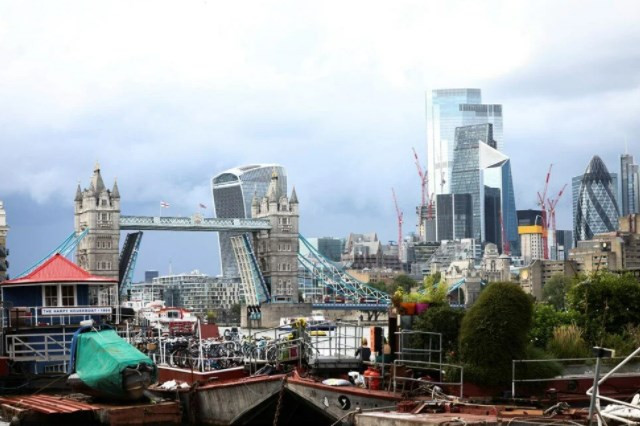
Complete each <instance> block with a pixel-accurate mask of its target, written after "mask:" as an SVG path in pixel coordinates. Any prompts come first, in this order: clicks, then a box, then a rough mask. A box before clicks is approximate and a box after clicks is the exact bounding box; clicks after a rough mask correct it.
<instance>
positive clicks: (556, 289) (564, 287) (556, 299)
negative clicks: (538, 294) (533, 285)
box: [542, 272, 571, 309]
mask: <svg viewBox="0 0 640 426" xmlns="http://www.w3.org/2000/svg"><path fill="white" fill-rule="evenodd" d="M570 287H571V278H569V277H568V276H566V275H565V274H563V273H560V272H558V273H556V274H553V275H552V276H551V278H550V279H549V281H548V282H547V283H546V284H545V286H544V288H543V289H542V297H543V299H544V301H545V302H549V303H550V304H552V305H553V306H554V307H555V308H556V309H564V308H565V305H566V297H567V292H568V291H569V288H570Z"/></svg>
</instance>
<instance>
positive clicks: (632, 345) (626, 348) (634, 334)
mask: <svg viewBox="0 0 640 426" xmlns="http://www.w3.org/2000/svg"><path fill="white" fill-rule="evenodd" d="M602 346H604V347H605V348H611V349H615V351H616V356H627V355H629V354H630V353H631V352H633V351H635V350H636V349H637V348H638V347H640V326H637V325H631V324H627V326H626V327H625V328H624V331H623V332H622V333H621V334H606V335H605V336H604V340H603V341H602Z"/></svg>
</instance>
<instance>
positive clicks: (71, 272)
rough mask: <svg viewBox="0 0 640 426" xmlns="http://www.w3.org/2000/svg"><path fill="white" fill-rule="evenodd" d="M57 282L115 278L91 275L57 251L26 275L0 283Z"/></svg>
mask: <svg viewBox="0 0 640 426" xmlns="http://www.w3.org/2000/svg"><path fill="white" fill-rule="evenodd" d="M58 282H82V283H85V282H86V283H115V282H117V280H115V279H113V278H106V277H98V276H96V275H91V274H90V273H88V272H87V271H85V270H84V269H82V268H81V267H79V266H78V265H76V264H75V263H73V262H72V261H70V260H68V259H67V258H66V257H64V256H62V255H61V254H59V253H58V254H56V255H54V256H52V257H50V258H49V259H47V261H46V262H44V263H43V264H42V265H40V266H38V267H37V268H36V269H34V270H33V271H31V272H30V273H29V274H28V275H26V276H24V277H21V278H16V279H13V280H6V281H3V282H2V283H0V285H13V284H38V283H58Z"/></svg>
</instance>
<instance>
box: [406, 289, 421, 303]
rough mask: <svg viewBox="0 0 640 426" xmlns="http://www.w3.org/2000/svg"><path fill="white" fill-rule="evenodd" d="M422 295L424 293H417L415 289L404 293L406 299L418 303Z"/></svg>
mask: <svg viewBox="0 0 640 426" xmlns="http://www.w3.org/2000/svg"><path fill="white" fill-rule="evenodd" d="M421 296H422V295H421V294H420V293H416V292H415V291H412V292H411V293H409V294H405V295H404V301H405V302H413V303H417V302H419V301H420V298H421Z"/></svg>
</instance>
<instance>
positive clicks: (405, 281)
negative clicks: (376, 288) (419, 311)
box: [393, 274, 418, 293]
mask: <svg viewBox="0 0 640 426" xmlns="http://www.w3.org/2000/svg"><path fill="white" fill-rule="evenodd" d="M393 284H394V285H395V287H396V288H395V289H393V292H395V290H396V289H397V288H398V287H402V290H404V291H405V292H407V293H408V292H409V291H411V288H412V287H415V286H417V285H418V283H417V282H416V280H414V279H413V278H411V277H410V276H409V275H406V274H400V275H398V276H396V277H394V278H393Z"/></svg>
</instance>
